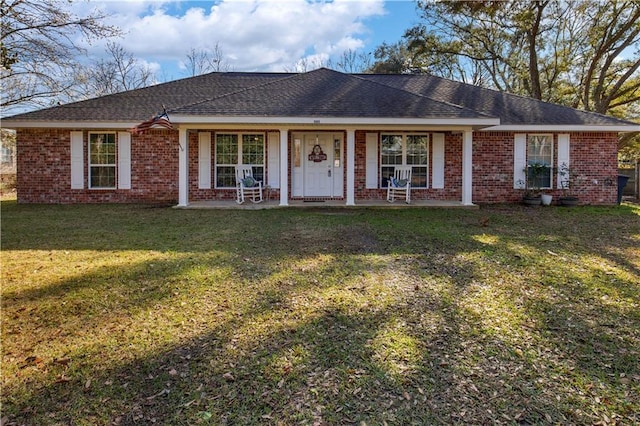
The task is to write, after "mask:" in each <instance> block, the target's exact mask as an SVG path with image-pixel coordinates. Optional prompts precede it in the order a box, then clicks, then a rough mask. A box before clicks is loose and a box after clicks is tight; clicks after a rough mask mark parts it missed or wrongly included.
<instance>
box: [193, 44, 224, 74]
mask: <svg viewBox="0 0 640 426" xmlns="http://www.w3.org/2000/svg"><path fill="white" fill-rule="evenodd" d="M186 67H187V72H188V73H189V75H190V76H195V75H200V74H206V73H209V72H225V71H229V70H230V68H231V67H230V66H229V64H228V63H227V62H226V60H225V59H224V54H223V53H222V48H220V44H219V43H216V44H215V46H214V47H213V49H212V50H209V49H196V48H195V47H192V48H191V49H190V50H189V52H188V53H187V62H186Z"/></svg>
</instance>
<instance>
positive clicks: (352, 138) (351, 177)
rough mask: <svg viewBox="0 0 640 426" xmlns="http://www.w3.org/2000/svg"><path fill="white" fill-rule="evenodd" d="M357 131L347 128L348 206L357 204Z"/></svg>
mask: <svg viewBox="0 0 640 426" xmlns="http://www.w3.org/2000/svg"><path fill="white" fill-rule="evenodd" d="M355 182H356V131H355V130H354V129H347V206H355V205H356V202H355V189H356V185H355Z"/></svg>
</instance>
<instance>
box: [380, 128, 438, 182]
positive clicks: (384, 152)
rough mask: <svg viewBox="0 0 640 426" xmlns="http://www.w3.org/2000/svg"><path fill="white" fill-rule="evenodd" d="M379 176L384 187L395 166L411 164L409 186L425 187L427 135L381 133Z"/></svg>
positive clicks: (426, 177)
mask: <svg viewBox="0 0 640 426" xmlns="http://www.w3.org/2000/svg"><path fill="white" fill-rule="evenodd" d="M381 139H382V140H381V147H382V148H381V152H380V155H381V159H380V164H381V168H380V177H381V180H382V181H381V187H382V188H386V187H387V185H388V182H389V178H390V177H392V176H393V175H394V173H395V169H396V166H411V187H412V188H427V187H428V184H429V179H428V177H429V135H428V134H404V133H398V134H382V138H381Z"/></svg>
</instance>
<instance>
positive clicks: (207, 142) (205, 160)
mask: <svg viewBox="0 0 640 426" xmlns="http://www.w3.org/2000/svg"><path fill="white" fill-rule="evenodd" d="M198 188H200V189H211V133H209V132H200V133H198Z"/></svg>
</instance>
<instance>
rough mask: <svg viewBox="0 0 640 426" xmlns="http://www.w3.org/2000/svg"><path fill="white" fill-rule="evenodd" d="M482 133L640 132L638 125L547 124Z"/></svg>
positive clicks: (500, 127) (501, 127)
mask: <svg viewBox="0 0 640 426" xmlns="http://www.w3.org/2000/svg"><path fill="white" fill-rule="evenodd" d="M481 130H482V131H483V132H607V133H609V132H615V133H633V132H640V124H637V125H636V124H605V125H596V124H576V125H549V124H504V125H498V126H493V127H485V128H483V129H481Z"/></svg>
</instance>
